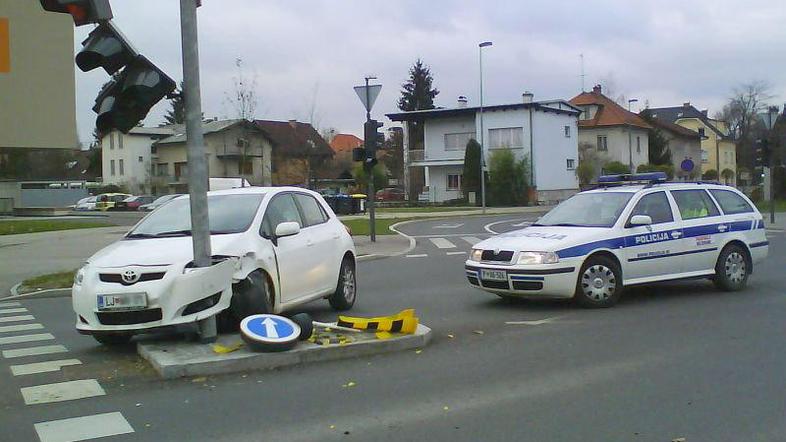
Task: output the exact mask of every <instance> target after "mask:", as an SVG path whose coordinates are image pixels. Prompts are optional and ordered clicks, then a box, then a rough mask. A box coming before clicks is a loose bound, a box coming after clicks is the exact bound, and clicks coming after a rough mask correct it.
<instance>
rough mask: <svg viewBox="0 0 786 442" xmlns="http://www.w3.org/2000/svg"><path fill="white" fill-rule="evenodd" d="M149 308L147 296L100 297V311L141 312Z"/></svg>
mask: <svg viewBox="0 0 786 442" xmlns="http://www.w3.org/2000/svg"><path fill="white" fill-rule="evenodd" d="M146 307H147V294H145V293H124V294H122V295H98V310H104V311H105V310H139V309H144V308H146Z"/></svg>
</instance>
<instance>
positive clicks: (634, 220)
mask: <svg viewBox="0 0 786 442" xmlns="http://www.w3.org/2000/svg"><path fill="white" fill-rule="evenodd" d="M629 224H630V225H631V226H634V227H635V226H649V225H650V224H652V217H650V216H649V215H633V216H632V217H630V223H629Z"/></svg>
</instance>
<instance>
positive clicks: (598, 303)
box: [575, 256, 622, 308]
mask: <svg viewBox="0 0 786 442" xmlns="http://www.w3.org/2000/svg"><path fill="white" fill-rule="evenodd" d="M620 274H621V272H620V270H619V266H617V264H616V263H615V262H614V261H612V260H610V259H608V258H606V257H603V256H598V257H592V258H590V259H588V260H587V261H586V262H585V263H584V265H583V266H582V267H581V271H580V272H579V279H578V281H577V282H576V295H575V299H576V302H578V303H579V305H581V306H582V307H587V308H604V307H611V306H613V305H614V304H616V303H617V301H618V300H619V298H620V295H621V294H622V279H621V278H620Z"/></svg>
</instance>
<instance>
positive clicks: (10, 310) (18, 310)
mask: <svg viewBox="0 0 786 442" xmlns="http://www.w3.org/2000/svg"><path fill="white" fill-rule="evenodd" d="M11 313H27V309H26V308H6V309H2V310H0V315H9V314H11Z"/></svg>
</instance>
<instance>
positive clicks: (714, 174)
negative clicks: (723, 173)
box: [701, 169, 718, 181]
mask: <svg viewBox="0 0 786 442" xmlns="http://www.w3.org/2000/svg"><path fill="white" fill-rule="evenodd" d="M701 179H703V180H708V181H717V179H718V171H717V170H715V169H710V170H708V171H706V172H704V174H702V176H701Z"/></svg>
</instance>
